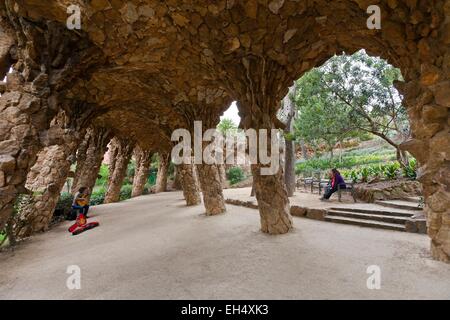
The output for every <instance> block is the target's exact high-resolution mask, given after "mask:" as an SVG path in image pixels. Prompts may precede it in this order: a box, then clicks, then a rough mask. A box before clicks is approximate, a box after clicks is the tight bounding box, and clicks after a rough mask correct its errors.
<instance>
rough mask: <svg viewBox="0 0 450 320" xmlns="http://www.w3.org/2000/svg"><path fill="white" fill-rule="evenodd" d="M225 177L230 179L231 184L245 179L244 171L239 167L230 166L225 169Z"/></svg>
mask: <svg viewBox="0 0 450 320" xmlns="http://www.w3.org/2000/svg"><path fill="white" fill-rule="evenodd" d="M227 179H228V180H229V181H230V183H231V184H232V185H233V184H236V183H239V182H241V181H243V180H245V174H244V171H243V170H242V169H241V168H240V167H233V168H230V169H228V171H227Z"/></svg>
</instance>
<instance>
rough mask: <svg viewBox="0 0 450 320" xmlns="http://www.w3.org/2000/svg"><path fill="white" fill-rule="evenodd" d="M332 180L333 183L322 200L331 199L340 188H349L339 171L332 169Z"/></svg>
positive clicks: (329, 185) (327, 188)
mask: <svg viewBox="0 0 450 320" xmlns="http://www.w3.org/2000/svg"><path fill="white" fill-rule="evenodd" d="M330 178H331V181H330V183H329V184H328V186H327V187H326V189H325V194H324V195H323V197H322V198H320V200H328V199H330V197H331V195H332V194H333V193H335V192H336V191H338V187H339V188H340V189H341V190H342V189H346V188H347V186H346V185H345V181H344V178H342V176H341V173H340V172H339V171H338V170H337V169H332V170H331V171H330Z"/></svg>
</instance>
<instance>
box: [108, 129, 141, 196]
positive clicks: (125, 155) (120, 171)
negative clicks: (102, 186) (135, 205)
mask: <svg viewBox="0 0 450 320" xmlns="http://www.w3.org/2000/svg"><path fill="white" fill-rule="evenodd" d="M112 143H113V144H114V145H115V146H114V149H115V150H117V152H116V154H117V156H116V157H115V158H112V161H113V162H114V165H113V168H114V171H113V172H110V180H109V184H108V191H107V192H106V195H105V201H104V203H113V202H117V201H119V200H120V189H121V188H122V184H123V181H124V180H125V176H126V174H127V168H128V163H129V162H130V158H131V154H132V153H133V149H134V142H132V141H130V140H129V139H119V138H117V137H116V138H114V139H113V142H112Z"/></svg>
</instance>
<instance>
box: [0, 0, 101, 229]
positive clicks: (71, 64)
mask: <svg viewBox="0 0 450 320" xmlns="http://www.w3.org/2000/svg"><path fill="white" fill-rule="evenodd" d="M14 4H15V2H12V1H9V2H7V3H5V7H8V12H9V15H8V17H5V16H3V17H2V18H1V19H2V20H1V25H2V28H3V24H4V23H7V24H9V25H11V26H12V28H13V29H14V37H16V38H15V39H14V40H15V41H14V42H15V44H16V46H15V54H14V56H15V57H14V59H16V60H17V61H14V66H13V67H14V71H13V73H10V74H8V76H7V81H6V84H5V85H4V84H2V85H0V89H1V91H3V92H4V93H3V94H2V96H1V97H0V230H1V229H3V227H4V226H5V223H6V222H7V221H8V220H9V218H10V217H11V214H12V212H13V206H14V202H15V200H16V197H17V195H18V194H21V193H26V190H25V188H24V185H25V181H26V177H27V174H28V172H29V171H30V169H31V167H32V166H33V165H34V164H35V162H36V156H37V153H38V152H39V151H40V150H41V148H42V147H43V146H44V145H45V142H44V141H42V140H41V139H42V138H45V136H46V134H45V131H46V130H48V128H49V126H50V122H51V120H52V119H53V117H54V116H55V115H56V113H57V112H58V110H59V108H60V101H59V100H60V97H61V96H62V95H61V93H63V92H64V91H66V90H67V89H69V88H70V87H71V86H73V84H74V82H75V81H74V79H77V78H78V77H80V78H85V77H87V76H89V73H88V72H86V68H88V67H90V66H91V64H94V63H98V60H96V59H97V58H98V57H99V51H98V50H97V49H96V48H94V47H90V46H89V45H88V40H87V39H84V38H81V36H80V35H79V34H78V33H74V32H71V31H70V30H68V29H67V28H66V27H65V26H64V25H62V24H60V23H52V22H49V23H47V24H40V25H39V26H37V24H35V23H33V22H30V21H28V20H25V19H22V18H18V17H16V16H15V12H16V11H15V10H14V8H13V7H12V6H14ZM3 30H4V29H3ZM2 36H3V35H2ZM2 45H3V44H2ZM91 49H92V50H91ZM94 52H96V53H94ZM1 54H2V57H0V59H2V62H3V63H4V62H5V61H6V60H5V59H6V58H5V55H4V53H1ZM6 57H7V56H6ZM86 57H88V58H87V59H85V58H86ZM3 73H4V72H3Z"/></svg>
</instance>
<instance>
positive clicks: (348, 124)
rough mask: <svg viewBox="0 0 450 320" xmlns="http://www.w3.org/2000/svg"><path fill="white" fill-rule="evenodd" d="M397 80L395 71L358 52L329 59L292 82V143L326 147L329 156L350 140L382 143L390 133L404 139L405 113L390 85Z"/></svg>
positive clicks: (316, 147) (400, 98)
mask: <svg viewBox="0 0 450 320" xmlns="http://www.w3.org/2000/svg"><path fill="white" fill-rule="evenodd" d="M398 80H402V76H401V73H400V70H399V69H396V68H394V67H392V66H391V65H389V64H388V63H387V62H386V61H385V60H382V59H380V58H375V57H370V56H368V55H367V54H366V53H365V52H364V51H359V52H357V53H355V54H354V55H352V56H346V55H341V56H334V57H333V58H331V59H330V60H328V61H327V62H326V63H325V64H324V65H323V66H322V67H320V68H314V69H312V70H311V71H310V72H307V73H306V74H305V75H304V76H303V77H302V78H301V79H299V80H298V81H297V88H298V89H297V94H296V97H295V103H296V106H297V109H298V117H297V119H296V120H295V124H294V128H295V136H296V138H298V139H302V140H304V141H305V142H306V143H307V144H309V145H310V146H311V147H312V148H313V149H316V150H317V149H318V147H319V146H322V145H326V146H327V147H328V149H329V151H331V150H332V148H333V147H334V146H335V144H336V143H337V142H339V141H342V140H343V139H345V138H346V137H351V136H352V137H355V136H356V137H358V136H360V138H361V140H365V139H370V138H371V136H372V134H375V135H378V136H380V137H382V138H383V139H385V140H386V141H390V139H389V135H390V134H391V133H392V132H396V133H399V134H401V135H403V136H404V137H405V136H407V135H408V132H409V124H408V119H407V115H406V110H405V108H403V106H402V97H401V95H400V94H399V93H398V91H397V90H396V89H395V88H394V86H393V83H394V81H398ZM362 133H364V134H363V135H361V134H362ZM367 133H372V134H367ZM390 142H392V141H390Z"/></svg>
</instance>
